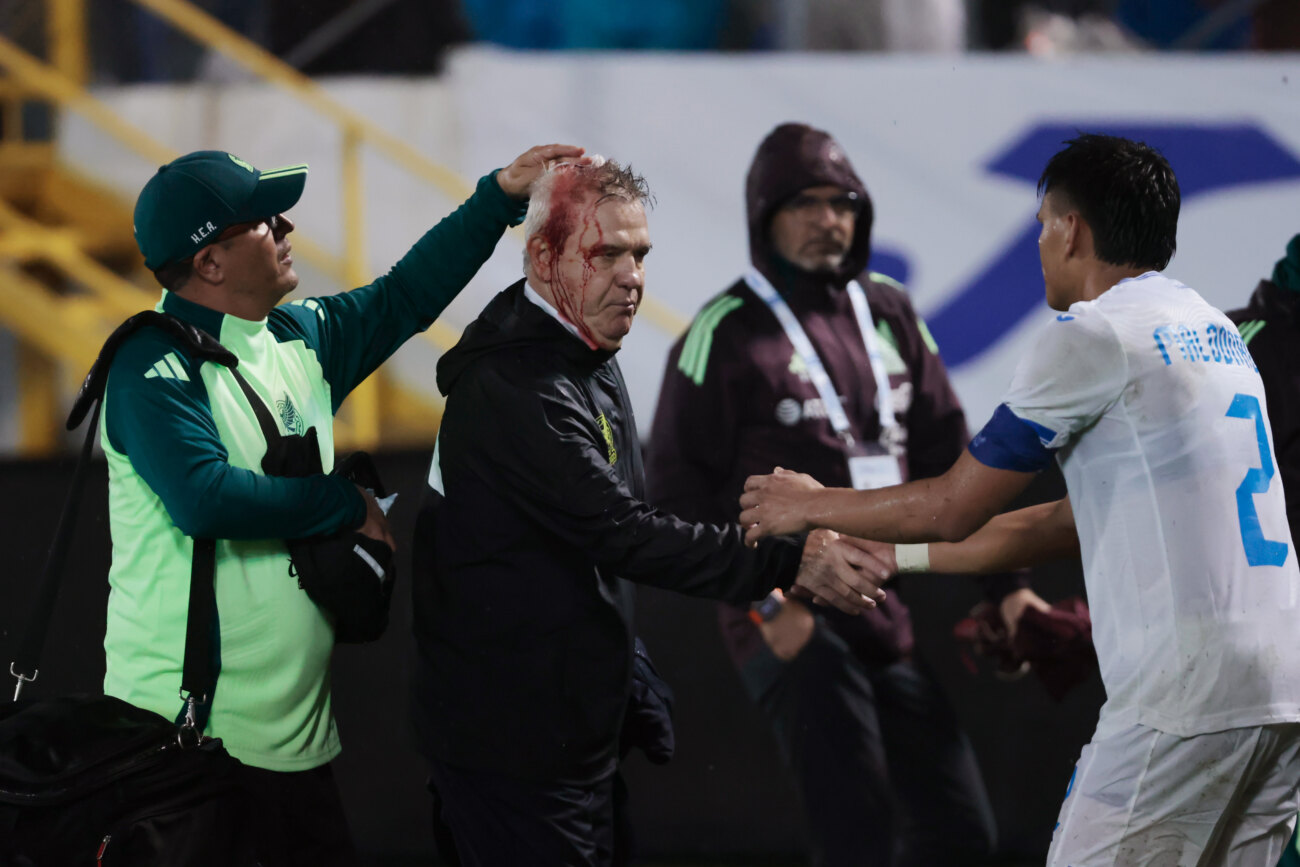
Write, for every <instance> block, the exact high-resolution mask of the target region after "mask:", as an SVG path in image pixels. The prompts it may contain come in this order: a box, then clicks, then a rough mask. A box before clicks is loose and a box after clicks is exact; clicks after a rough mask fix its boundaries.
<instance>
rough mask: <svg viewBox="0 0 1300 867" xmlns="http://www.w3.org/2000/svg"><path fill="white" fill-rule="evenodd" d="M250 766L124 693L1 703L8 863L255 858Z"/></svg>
mask: <svg viewBox="0 0 1300 867" xmlns="http://www.w3.org/2000/svg"><path fill="white" fill-rule="evenodd" d="M238 767H239V762H238V761H237V760H236V759H234V758H233V757H231V755H230V754H229V753H227V752H226V751H225V749H224V748H223V747H222V746H221V741H220V740H216V739H213V738H205V739H202V740H201V741H192V742H191V743H189V744H184V743H182V742H181V741H180V739H179V738H178V729H177V726H176V724H175V723H173V722H171V721H170V720H167V719H164V718H163V717H161V716H159V715H158V714H156V713H153V712H151V711H147V710H142V709H140V708H138V707H136V706H134V705H132V704H128V703H127V702H124V701H121V700H120V699H117V698H113V697H112V696H104V695H96V696H65V697H62V698H56V699H50V700H46V701H19V702H14V703H12V704H8V705H5V706H3V707H0V864H3V865H5V867H46V865H49V867H71V865H77V864H86V865H99V867H109V865H115V864H117V865H156V867H163V865H186V867H207V865H211V867H227V865H251V864H253V863H255V859H254V857H253V853H252V846H251V842H250V841H249V840H248V839H247V838H246V837H245V836H244V835H243V833H242V829H243V827H244V825H245V807H244V803H243V798H242V797H241V796H240V793H239V788H238V782H237V778H236V772H237V770H238Z"/></svg>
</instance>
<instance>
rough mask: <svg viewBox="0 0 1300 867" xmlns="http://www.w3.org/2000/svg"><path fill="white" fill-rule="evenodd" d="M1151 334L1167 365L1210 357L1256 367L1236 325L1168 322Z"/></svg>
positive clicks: (1217, 362)
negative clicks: (1235, 327) (1233, 326)
mask: <svg viewBox="0 0 1300 867" xmlns="http://www.w3.org/2000/svg"><path fill="white" fill-rule="evenodd" d="M1151 337H1152V339H1153V340H1154V341H1155V348H1156V351H1157V352H1159V353H1160V357H1161V358H1163V359H1164V362H1165V364H1166V365H1170V364H1173V363H1174V362H1175V361H1180V360H1181V361H1188V362H1206V361H1210V362H1214V363H1216V364H1229V365H1233V364H1239V365H1241V366H1242V367H1249V368H1250V369H1251V370H1258V368H1256V367H1255V360H1254V359H1253V358H1251V357H1250V350H1249V349H1247V348H1246V344H1245V342H1244V341H1243V340H1242V339H1241V335H1239V334H1237V332H1236V330H1235V329H1233V328H1230V327H1226V326H1223V325H1220V324H1218V323H1215V322H1210V323H1208V324H1205V325H1188V324H1187V323H1185V322H1171V323H1169V324H1168V325H1161V326H1160V327H1159V328H1157V329H1156V330H1155V331H1153V332H1151Z"/></svg>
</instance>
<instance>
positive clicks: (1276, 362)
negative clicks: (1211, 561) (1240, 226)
mask: <svg viewBox="0 0 1300 867" xmlns="http://www.w3.org/2000/svg"><path fill="white" fill-rule="evenodd" d="M1228 318H1229V319H1231V320H1232V321H1233V322H1234V323H1236V325H1237V330H1238V331H1240V332H1241V337H1242V339H1243V340H1245V341H1246V346H1247V347H1248V348H1249V349H1250V355H1251V357H1252V358H1254V359H1255V366H1256V367H1258V368H1259V378H1260V379H1262V380H1264V400H1265V402H1266V403H1267V404H1268V421H1269V427H1270V429H1271V431H1272V434H1273V453H1274V454H1275V455H1277V469H1278V473H1279V475H1280V476H1281V478H1282V490H1283V492H1284V493H1285V494H1286V519H1287V523H1288V524H1290V525H1291V538H1292V539H1293V540H1300V292H1296V291H1294V290H1291V289H1287V288H1285V287H1283V286H1279V285H1278V284H1276V283H1274V282H1273V281H1272V280H1260V281H1259V286H1257V287H1256V288H1255V292H1254V294H1252V295H1251V296H1250V303H1249V304H1248V305H1247V306H1246V307H1243V308H1242V309H1240V310H1229V311H1228Z"/></svg>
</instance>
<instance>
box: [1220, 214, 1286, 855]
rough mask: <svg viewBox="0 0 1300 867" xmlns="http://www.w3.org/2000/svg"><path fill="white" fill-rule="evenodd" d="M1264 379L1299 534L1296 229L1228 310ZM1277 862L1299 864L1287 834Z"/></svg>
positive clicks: (1281, 469) (1282, 472)
mask: <svg viewBox="0 0 1300 867" xmlns="http://www.w3.org/2000/svg"><path fill="white" fill-rule="evenodd" d="M1228 318H1229V319H1231V320H1232V321H1233V322H1235V323H1236V324H1237V330H1238V331H1240V332H1241V339H1242V340H1244V341H1245V343H1246V347H1247V348H1248V349H1249V350H1250V357H1251V358H1253V359H1254V360H1255V366H1256V367H1258V368H1259V377H1260V379H1262V380H1264V398H1265V401H1266V402H1267V404H1268V420H1269V427H1270V428H1271V432H1272V435H1273V449H1274V450H1275V451H1276V452H1277V471H1278V473H1279V475H1280V476H1281V477H1282V491H1283V493H1284V494H1285V496H1286V520H1287V523H1288V524H1289V525H1290V526H1291V538H1292V539H1293V540H1296V539H1300V235H1296V236H1295V237H1293V238H1292V239H1291V242H1290V243H1288V244H1287V245H1286V255H1285V256H1283V257H1282V258H1281V259H1279V260H1278V262H1277V265H1275V266H1274V267H1273V277H1272V279H1270V280H1260V281H1259V285H1258V286H1256V287H1255V292H1254V293H1253V294H1252V295H1251V296H1250V302H1249V303H1248V304H1247V305H1246V306H1245V307H1243V308H1241V309H1240V310H1230V311H1228ZM1278 867H1300V848H1297V842H1296V835H1294V834H1293V835H1292V836H1291V842H1290V843H1288V844H1287V847H1286V851H1285V852H1284V853H1283V854H1282V860H1281V861H1279V862H1278Z"/></svg>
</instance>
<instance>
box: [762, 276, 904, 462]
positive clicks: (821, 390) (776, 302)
mask: <svg viewBox="0 0 1300 867" xmlns="http://www.w3.org/2000/svg"><path fill="white" fill-rule="evenodd" d="M745 282H746V283H748V284H749V288H750V289H753V290H754V294H756V295H757V296H758V297H759V298H762V299H763V301H764V302H766V303H767V306H768V307H769V308H771V310H772V313H773V314H774V315H775V316H776V318H777V321H778V322H780V323H781V327H782V328H783V329H785V336H786V337H787V338H789V340H790V343H792V344H793V345H794V350H795V352H797V353H799V357H800V358H802V359H803V363H804V366H805V367H807V368H808V376H809V378H810V379H811V380H812V383H813V386H815V387H816V389H817V394H818V395H819V396H820V397H821V399H822V406H824V407H825V408H826V416H827V418H828V419H829V420H830V423H831V427H832V428H834V429H835V433H837V434H839V435H840V437H841V438H843V439H844V441H845V442H846V443H848V444H849V445H850V446H852V445H853V434H852V432H851V427H850V425H849V417H848V415H847V414H846V413H845V412H844V405H843V404H841V403H840V397H839V395H838V394H836V393H835V386H834V385H832V384H831V377H830V374H828V373H827V372H826V366H825V365H823V364H822V360H821V357H820V356H818V355H817V350H815V349H813V345H812V341H810V340H809V339H808V335H807V334H806V333H805V332H804V330H803V326H802V325H800V324H799V320H798V319H796V318H795V315H794V313H792V312H791V310H790V305H789V304H787V303H786V302H785V299H784V298H782V297H781V294H780V293H779V292H777V291H776V288H775V287H774V286H772V284H771V283H770V282H768V279H767V278H766V277H764V276H763V275H762V274H760V273H759V272H758V271H756V270H753V269H751V270H750V271H749V272H748V273H747V274H745ZM847 289H848V293H849V301H851V302H852V304H853V314H854V316H855V317H856V318H857V320H858V330H859V331H860V332H862V344H863V346H864V347H865V348H866V350H867V358H869V359H870V360H871V373H872V376H874V377H875V380H876V412H877V413H879V415H880V439H881V442H885V443H890V442H893V437H892V436H891V435H890V431H892V429H893V428H895V427H897V426H898V420H897V419H896V418H895V416H894V401H893V399H892V397H891V391H890V388H889V373H888V372H887V371H886V370H885V358H884V356H883V355H882V354H881V352H880V342H879V340H878V338H877V336H876V325H875V322H874V321H873V320H872V318H871V308H870V307H869V306H868V305H867V293H866V292H864V291H863V290H862V287H861V286H860V285H859V284H858V281H857V280H851V281H850V282H849V285H848V287H847Z"/></svg>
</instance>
